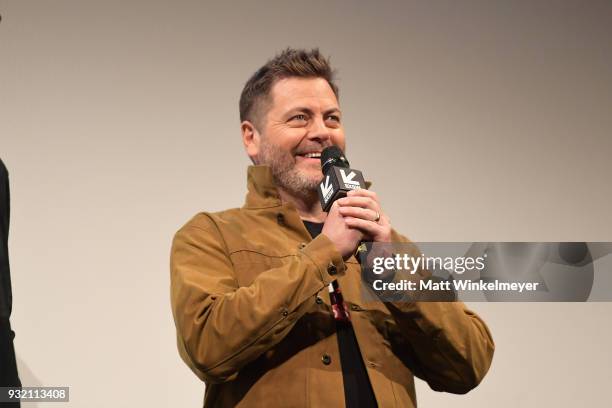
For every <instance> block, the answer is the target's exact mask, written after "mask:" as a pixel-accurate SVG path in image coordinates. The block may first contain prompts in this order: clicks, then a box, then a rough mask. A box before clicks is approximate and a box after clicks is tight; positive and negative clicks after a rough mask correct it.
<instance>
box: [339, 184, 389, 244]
mask: <svg viewBox="0 0 612 408" xmlns="http://www.w3.org/2000/svg"><path fill="white" fill-rule="evenodd" d="M336 203H338V205H339V208H338V211H339V213H340V214H341V215H342V217H343V218H344V222H345V224H346V225H347V226H348V227H350V228H351V229H357V230H359V231H361V232H362V233H363V234H364V240H366V241H373V242H391V224H390V223H389V218H388V217H387V216H386V215H385V214H384V213H383V212H382V210H381V208H380V203H379V202H378V196H377V195H376V193H375V192H373V191H368V190H364V189H358V190H351V191H349V192H348V193H347V195H346V197H344V198H341V199H339V200H337V201H336ZM336 203H334V204H336ZM377 218H378V220H377Z"/></svg>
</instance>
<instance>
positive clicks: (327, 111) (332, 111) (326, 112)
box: [323, 107, 342, 115]
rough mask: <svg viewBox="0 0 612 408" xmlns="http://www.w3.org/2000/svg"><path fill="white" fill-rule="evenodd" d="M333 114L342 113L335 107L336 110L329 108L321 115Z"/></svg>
mask: <svg viewBox="0 0 612 408" xmlns="http://www.w3.org/2000/svg"><path fill="white" fill-rule="evenodd" d="M334 112H335V113H339V114H342V111H341V110H340V108H337V107H336V108H330V109H328V110H326V111H325V112H323V113H324V114H325V115H328V114H330V113H334Z"/></svg>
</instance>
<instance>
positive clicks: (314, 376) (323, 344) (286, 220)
mask: <svg viewBox="0 0 612 408" xmlns="http://www.w3.org/2000/svg"><path fill="white" fill-rule="evenodd" d="M395 238H396V239H397V240H398V241H407V239H406V238H404V237H402V236H400V235H398V234H395ZM334 279H338V281H339V283H340V287H341V288H342V293H343V295H344V299H345V300H346V302H347V303H348V305H349V307H350V312H351V319H352V323H353V326H354V330H355V335H356V337H357V340H358V343H359V348H360V350H361V355H362V358H363V361H364V364H365V367H366V369H367V373H368V376H369V377H370V381H371V383H372V388H373V389H374V393H375V395H376V399H377V401H378V405H379V406H380V407H414V406H416V395H415V388H414V375H417V376H418V377H420V378H422V379H424V380H425V381H427V383H428V384H429V385H430V386H431V387H432V388H433V389H434V390H439V391H448V392H453V393H465V392H467V391H469V390H470V389H472V388H473V387H475V386H476V385H477V384H478V383H479V382H480V381H481V380H482V378H483V377H484V375H485V374H486V372H487V370H488V368H489V365H490V364H491V360H492V358H493V350H494V344H493V340H492V338H491V335H490V334H489V331H488V329H487V327H486V325H485V324H484V322H483V321H482V320H481V319H480V318H479V317H478V316H477V315H475V314H474V313H473V312H471V311H469V310H468V309H466V308H465V306H464V305H463V304H462V303H461V302H448V303H442V302H421V303H383V302H370V303H367V304H366V303H364V302H363V300H362V296H361V294H360V290H361V289H360V285H361V282H360V279H361V278H360V267H359V264H358V263H357V261H356V260H355V258H351V259H349V260H348V261H346V262H343V260H342V257H341V256H340V254H339V253H338V251H337V250H336V248H335V247H334V245H333V243H332V242H331V241H330V240H329V239H328V238H327V237H326V236H325V235H323V234H321V235H319V236H317V237H316V238H315V239H311V238H310V235H309V233H308V231H307V230H306V228H305V226H304V224H303V223H302V221H301V219H300V217H299V215H298V213H297V211H296V210H295V208H294V207H293V205H291V204H286V203H285V204H283V203H281V201H280V198H279V196H278V192H277V190H276V187H275V186H274V183H273V179H272V175H271V172H270V169H269V168H268V167H266V166H251V167H249V170H248V194H247V197H246V203H245V205H244V206H243V207H242V208H237V209H230V210H227V211H222V212H218V213H200V214H198V215H196V216H195V217H194V218H192V219H191V220H190V221H189V222H188V223H187V224H186V225H185V226H183V227H182V228H181V229H180V230H179V231H178V232H177V233H176V236H175V237H174V241H173V245H172V254H171V297H172V311H173V315H174V320H175V323H176V328H177V339H178V348H179V352H180V355H181V357H182V358H183V360H184V361H185V362H186V363H187V365H188V366H189V367H190V368H191V369H192V370H193V372H194V373H195V374H196V375H197V376H198V377H199V378H200V379H202V380H203V381H205V383H206V393H205V397H204V406H205V407H233V406H239V407H262V406H265V407H328V408H329V407H334V408H335V407H344V405H345V404H344V388H343V383H342V370H341V367H340V356H339V351H338V340H337V338H336V332H335V322H334V318H333V316H332V311H331V306H330V300H329V292H328V289H327V288H328V284H329V283H330V282H331V281H332V280H334Z"/></svg>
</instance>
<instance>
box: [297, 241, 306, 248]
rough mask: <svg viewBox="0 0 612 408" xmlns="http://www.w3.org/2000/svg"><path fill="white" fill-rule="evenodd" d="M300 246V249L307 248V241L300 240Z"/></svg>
mask: <svg viewBox="0 0 612 408" xmlns="http://www.w3.org/2000/svg"><path fill="white" fill-rule="evenodd" d="M298 248H300V249H304V248H306V243H305V242H300V245H298Z"/></svg>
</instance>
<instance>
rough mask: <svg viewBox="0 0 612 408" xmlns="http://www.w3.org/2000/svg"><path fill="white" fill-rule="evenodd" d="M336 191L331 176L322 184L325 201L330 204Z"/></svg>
mask: <svg viewBox="0 0 612 408" xmlns="http://www.w3.org/2000/svg"><path fill="white" fill-rule="evenodd" d="M333 191H334V185H333V184H332V183H330V182H329V175H328V176H327V177H326V178H325V183H321V193H323V200H324V201H325V202H328V201H329V199H330V198H331V195H332V193H333Z"/></svg>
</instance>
